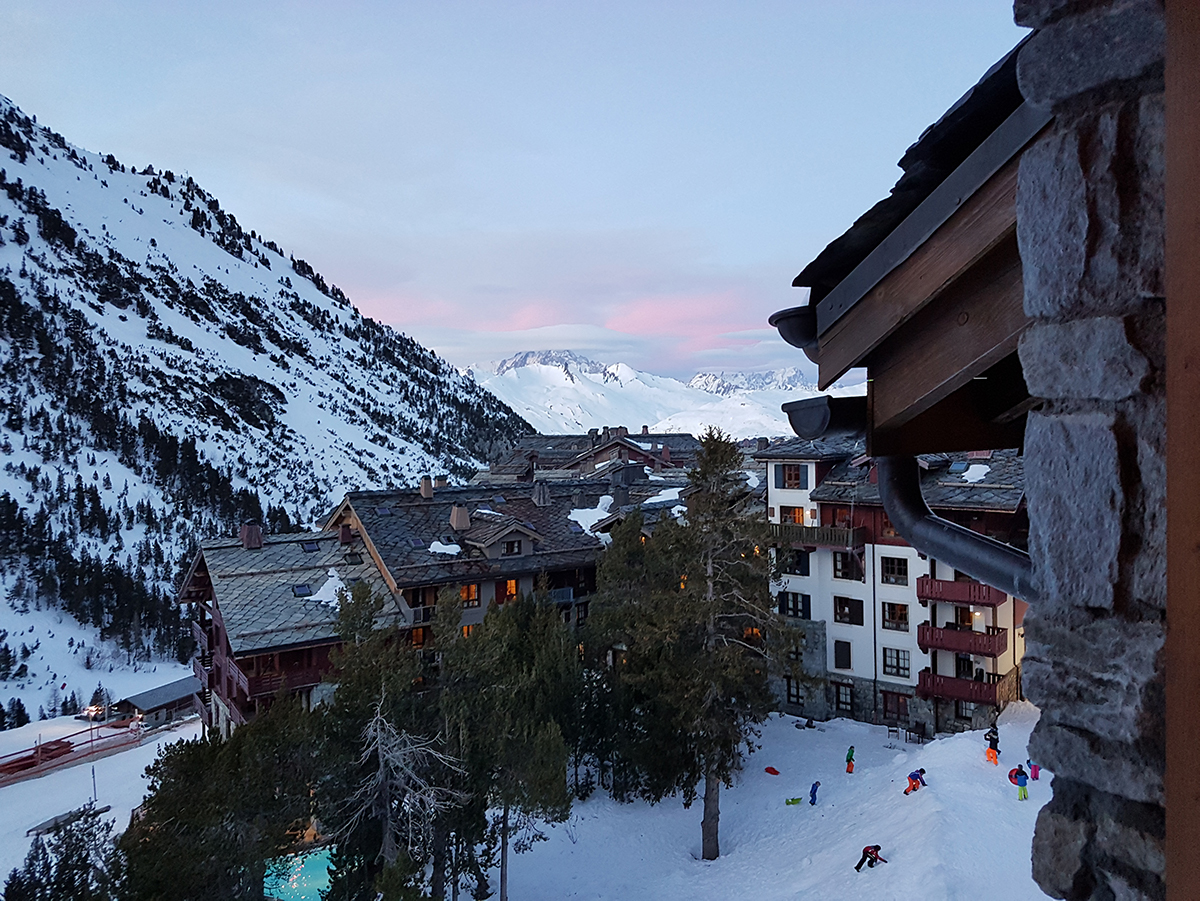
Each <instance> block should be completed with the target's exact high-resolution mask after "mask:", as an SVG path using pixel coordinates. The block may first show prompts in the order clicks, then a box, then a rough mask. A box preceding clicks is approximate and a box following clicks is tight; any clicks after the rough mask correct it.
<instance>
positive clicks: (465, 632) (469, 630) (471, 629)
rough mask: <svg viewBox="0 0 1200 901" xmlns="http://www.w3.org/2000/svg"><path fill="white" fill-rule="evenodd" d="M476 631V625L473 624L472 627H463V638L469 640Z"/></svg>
mask: <svg viewBox="0 0 1200 901" xmlns="http://www.w3.org/2000/svg"><path fill="white" fill-rule="evenodd" d="M474 631H475V623H471V624H470V625H466V626H463V627H462V637H463V638H467V637H469V636H470V634H471V633H472V632H474Z"/></svg>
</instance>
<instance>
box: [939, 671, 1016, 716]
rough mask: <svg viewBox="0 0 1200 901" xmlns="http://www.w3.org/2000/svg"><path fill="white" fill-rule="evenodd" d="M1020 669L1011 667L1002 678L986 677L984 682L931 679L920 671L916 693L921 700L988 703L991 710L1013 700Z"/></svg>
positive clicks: (945, 677)
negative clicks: (934, 699) (939, 699)
mask: <svg viewBox="0 0 1200 901" xmlns="http://www.w3.org/2000/svg"><path fill="white" fill-rule="evenodd" d="M1020 677H1021V676H1020V669H1019V668H1014V669H1012V670H1010V671H1009V672H1007V673H1005V674H1004V675H1003V676H995V675H989V676H988V679H989V681H987V682H976V681H975V680H974V679H957V678H955V677H954V676H935V675H934V674H933V673H932V672H931V671H930V670H927V669H924V670H921V672H920V673H919V674H918V678H917V694H918V695H920V696H921V697H923V698H946V699H948V700H951V701H969V702H970V703H972V704H990V705H991V706H993V707H996V706H1000V705H1003V704H1007V703H1008V702H1009V701H1015V700H1016V699H1017V685H1018V681H1019V679H1020Z"/></svg>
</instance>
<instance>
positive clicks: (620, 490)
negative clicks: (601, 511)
mask: <svg viewBox="0 0 1200 901" xmlns="http://www.w3.org/2000/svg"><path fill="white" fill-rule="evenodd" d="M612 499H613V504H612V505H613V509H616V508H618V507H624V506H625V505H626V504H628V503H629V487H628V486H627V485H614V486H613V488H612Z"/></svg>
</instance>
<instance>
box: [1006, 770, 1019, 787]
mask: <svg viewBox="0 0 1200 901" xmlns="http://www.w3.org/2000/svg"><path fill="white" fill-rule="evenodd" d="M1008 781H1009V782H1011V783H1012V784H1013V785H1016V784H1017V768H1016V767H1013V768H1012V769H1011V770H1009V771H1008Z"/></svg>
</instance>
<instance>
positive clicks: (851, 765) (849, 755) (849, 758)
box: [846, 745, 854, 773]
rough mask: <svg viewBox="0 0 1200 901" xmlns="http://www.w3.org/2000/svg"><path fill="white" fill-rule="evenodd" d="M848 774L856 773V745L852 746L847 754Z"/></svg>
mask: <svg viewBox="0 0 1200 901" xmlns="http://www.w3.org/2000/svg"><path fill="white" fill-rule="evenodd" d="M846 772H847V773H853V772H854V745H851V746H850V750H849V751H847V752H846Z"/></svg>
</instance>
